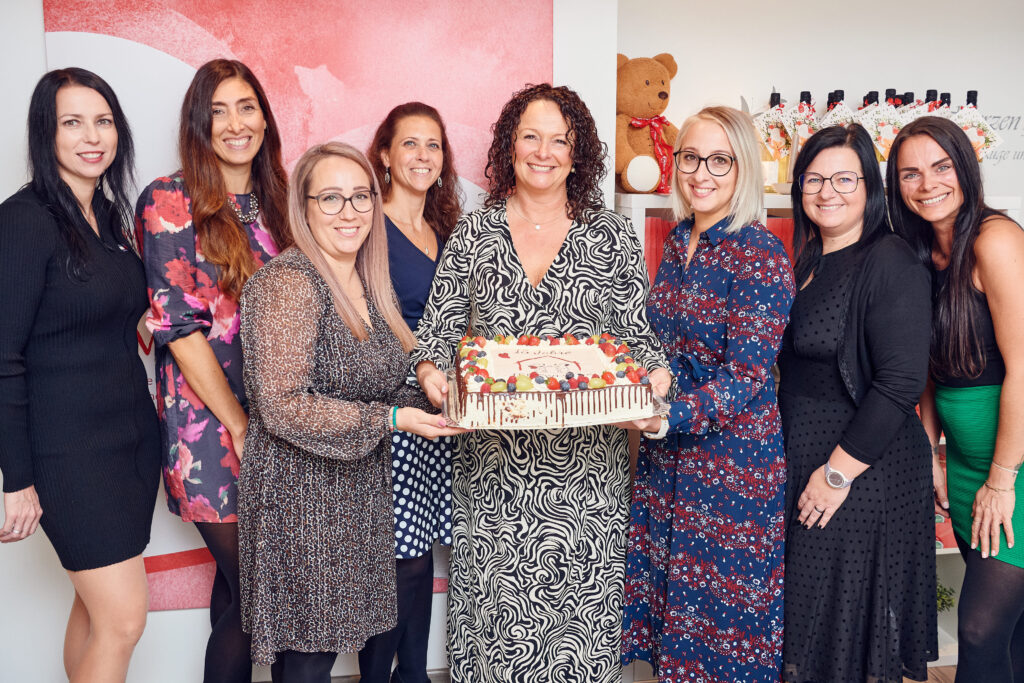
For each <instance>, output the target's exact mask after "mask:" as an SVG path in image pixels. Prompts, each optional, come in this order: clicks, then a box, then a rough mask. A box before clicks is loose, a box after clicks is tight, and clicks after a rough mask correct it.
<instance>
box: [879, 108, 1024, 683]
mask: <svg viewBox="0 0 1024 683" xmlns="http://www.w3.org/2000/svg"><path fill="white" fill-rule="evenodd" d="M888 185H889V190H888V191H889V205H890V212H891V215H892V221H893V226H894V228H895V230H896V232H898V233H900V234H902V235H903V237H904V238H905V239H906V240H907V241H908V242H909V243H910V244H911V246H913V247H914V248H915V249H916V251H917V252H918V256H919V257H920V258H921V259H922V260H923V261H924V262H925V263H926V264H927V265H929V266H930V267H931V268H932V271H933V281H932V292H933V316H932V340H931V379H930V381H929V383H928V388H927V389H926V390H925V393H924V395H923V396H922V397H921V419H922V421H923V422H924V426H925V431H927V432H928V436H929V438H930V439H931V442H932V445H933V452H934V451H936V450H937V446H936V444H938V440H939V434H940V432H944V433H945V435H946V467H947V471H946V476H945V477H944V476H943V474H942V470H941V468H940V467H939V465H938V462H937V459H936V462H935V465H934V469H935V489H936V500H937V503H938V504H939V505H940V506H941V507H942V508H947V509H948V510H949V515H950V516H951V517H952V519H953V530H954V532H955V534H956V537H957V544H958V545H959V547H960V553H961V554H962V555H963V557H964V561H965V563H966V573H965V575H964V584H963V588H962V590H961V595H960V606H959V612H958V617H959V630H958V637H959V661H958V664H957V675H956V680H957V681H958V682H966V681H986V683H1003V682H1006V683H1011V682H1016V683H1022V682H1024V543H1021V544H1015V543H1014V532H1015V531H1021V532H1022V533H1024V506H1017V505H1015V503H1016V494H1017V492H1018V491H1020V490H1021V489H1022V486H1021V485H1020V482H1019V480H1018V476H1017V473H1018V471H1019V470H1020V468H1021V464H1022V461H1024V343H1022V340H1024V297H1022V296H1020V295H1019V289H1020V286H1021V276H1022V275H1024V231H1022V230H1021V228H1020V226H1019V225H1017V224H1016V223H1014V222H1013V221H1012V220H1010V219H1009V218H1007V217H1006V216H1005V215H1003V214H1001V213H999V212H998V211H995V210H993V209H991V208H989V207H988V206H987V205H986V204H985V200H984V193H983V190H982V182H981V171H980V168H979V165H978V159H977V157H976V156H975V152H974V149H973V147H972V146H971V143H970V141H969V140H968V138H967V136H966V134H964V132H963V131H962V130H961V129H960V127H959V126H957V125H956V124H954V123H952V122H951V121H949V120H947V119H943V118H939V117H935V116H927V117H922V118H920V119H917V120H916V121H914V122H912V123H910V124H909V125H907V126H906V127H905V128H903V130H902V131H900V134H899V135H898V136H897V137H896V140H895V141H894V143H893V146H892V150H891V152H890V155H889V166H888ZM894 332H895V333H897V334H898V331H894ZM1021 479H1024V478H1021ZM947 481H948V494H949V495H948V499H947V497H946V485H947Z"/></svg>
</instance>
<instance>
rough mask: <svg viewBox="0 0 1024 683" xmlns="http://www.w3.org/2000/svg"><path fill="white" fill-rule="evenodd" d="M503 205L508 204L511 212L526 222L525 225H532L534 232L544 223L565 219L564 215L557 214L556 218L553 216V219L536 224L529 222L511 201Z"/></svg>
mask: <svg viewBox="0 0 1024 683" xmlns="http://www.w3.org/2000/svg"><path fill="white" fill-rule="evenodd" d="M505 203H506V204H508V205H509V206H511V207H512V210H513V211H515V212H516V213H517V214H519V217H520V218H522V219H523V220H524V221H526V222H527V223H533V229H534V230H540V226H542V225H544V224H546V223H551V222H552V221H557V220H558V219H559V218H564V217H565V214H564V213H563V214H559V215H558V216H555V217H554V218H549V219H547V220H546V221H540V222H537V221H534V220H530V219H529V218H527V217H526V216H524V215H523V212H522V211H520V210H519V209H518V208H516V205H515V204H513V203H512V200H511V199H509V200H508V201H507V202H505Z"/></svg>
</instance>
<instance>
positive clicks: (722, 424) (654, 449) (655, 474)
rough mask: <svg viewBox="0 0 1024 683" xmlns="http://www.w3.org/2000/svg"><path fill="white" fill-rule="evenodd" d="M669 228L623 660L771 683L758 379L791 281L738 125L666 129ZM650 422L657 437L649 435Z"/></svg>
mask: <svg viewBox="0 0 1024 683" xmlns="http://www.w3.org/2000/svg"><path fill="white" fill-rule="evenodd" d="M675 166H676V173H675V174H674V179H673V199H674V200H675V213H676V216H677V217H679V218H680V219H682V220H681V222H680V223H679V225H677V226H676V228H675V229H674V230H673V231H672V233H671V234H669V236H668V238H667V239H666V241H665V251H664V256H663V257H662V261H661V265H660V266H659V268H658V275H657V279H656V280H655V283H654V286H653V287H652V289H651V295H650V297H649V298H648V300H647V310H648V313H649V315H650V318H651V325H652V326H653V327H654V329H655V331H656V332H657V334H658V337H659V338H660V339H661V342H662V344H664V345H665V351H666V355H667V356H668V360H669V363H670V364H671V367H672V371H673V373H674V374H675V377H676V393H675V396H674V397H673V400H672V402H671V412H670V414H669V416H668V418H667V419H665V420H660V419H659V418H652V419H651V420H645V421H641V422H640V423H638V424H637V426H639V427H641V428H642V429H644V430H645V431H647V432H652V433H653V434H650V437H651V438H648V439H647V440H645V441H644V442H643V443H642V445H641V448H640V455H639V458H638V460H637V466H636V478H635V483H634V486H633V506H632V510H631V520H630V529H629V546H628V556H627V567H626V593H625V614H624V619H623V659H624V660H625V661H631V660H634V659H642V660H645V661H648V662H650V663H651V664H652V665H653V666H654V668H655V670H656V671H657V673H658V680H659V681H661V682H662V683H682V682H683V681H686V683H691V682H693V683H712V682H715V683H741V682H747V683H753V682H758V683H768V682H769V681H773V682H774V681H778V679H779V668H780V665H781V658H782V578H783V573H782V560H783V546H784V538H785V535H784V531H785V530H784V525H783V504H784V495H785V480H786V464H785V459H784V457H783V444H782V425H781V422H780V419H779V411H778V405H777V403H776V397H775V382H774V380H773V379H772V375H771V367H772V365H773V364H774V363H775V357H776V355H777V354H778V352H779V345H780V344H781V341H782V333H783V330H784V329H785V327H786V322H787V320H788V318H789V307H790V304H791V303H792V301H793V294H794V287H793V271H792V269H791V268H790V265H789V260H788V259H787V257H786V253H785V251H784V250H783V248H782V244H781V243H780V242H779V240H778V239H777V238H776V237H775V236H773V235H772V234H771V233H769V232H768V231H767V230H766V229H765V228H764V226H762V225H761V224H760V223H759V222H758V219H759V217H760V214H761V203H762V200H761V168H760V165H759V164H758V152H757V140H756V138H755V134H754V129H753V124H752V122H751V120H750V117H749V116H747V115H746V114H743V113H742V112H739V111H736V110H735V109H729V108H727V107H712V108H708V109H704V110H702V111H701V112H700V113H698V114H697V115H695V116H693V117H691V118H690V119H688V120H687V121H686V122H685V123H684V124H683V126H682V128H681V129H680V131H679V137H678V139H677V141H676V151H675ZM659 423H660V424H659Z"/></svg>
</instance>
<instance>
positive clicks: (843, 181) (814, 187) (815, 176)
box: [800, 171, 864, 194]
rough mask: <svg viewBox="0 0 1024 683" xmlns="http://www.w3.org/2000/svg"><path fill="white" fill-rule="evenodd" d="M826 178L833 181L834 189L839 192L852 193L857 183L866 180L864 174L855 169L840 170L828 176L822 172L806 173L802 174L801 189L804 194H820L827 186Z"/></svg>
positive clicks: (855, 189)
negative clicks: (859, 173) (857, 172)
mask: <svg viewBox="0 0 1024 683" xmlns="http://www.w3.org/2000/svg"><path fill="white" fill-rule="evenodd" d="M826 180H827V181H829V182H830V183H832V189H833V190H835V191H836V192H838V193H839V194H850V193H851V192H856V191H857V185H858V184H859V181H861V180H864V176H862V175H857V174H856V173H855V172H854V171H839V172H838V173H833V174H832V175H830V176H829V177H828V178H826V177H825V176H823V175H821V174H820V173H804V174H803V175H801V176H800V191H801V192H803V193H804V194H818V193H819V192H821V188H823V187H825V181H826Z"/></svg>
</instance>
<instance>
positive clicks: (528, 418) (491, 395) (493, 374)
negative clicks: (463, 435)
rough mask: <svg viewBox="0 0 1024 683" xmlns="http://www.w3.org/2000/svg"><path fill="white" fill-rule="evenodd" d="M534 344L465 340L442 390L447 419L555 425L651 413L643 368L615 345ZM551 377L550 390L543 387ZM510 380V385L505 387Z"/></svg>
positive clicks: (488, 424)
mask: <svg viewBox="0 0 1024 683" xmlns="http://www.w3.org/2000/svg"><path fill="white" fill-rule="evenodd" d="M537 341H538V340H536V339H535V343H534V344H519V343H516V342H515V341H512V343H508V342H505V343H499V342H495V341H493V340H485V339H481V338H479V337H477V338H475V339H474V340H472V341H469V342H468V343H467V342H465V341H464V343H463V344H461V345H460V347H459V359H458V365H457V368H456V371H455V372H454V373H453V375H454V377H453V382H452V384H453V385H454V386H452V387H451V389H452V390H451V391H449V393H448V406H447V409H448V415H449V417H450V418H452V419H453V420H455V421H456V422H457V423H458V424H459V425H460V426H463V427H470V428H478V429H494V428H498V429H558V428H562V427H573V426H585V425H594V424H606V423H609V422H620V421H626V420H634V419H640V418H645V417H651V416H652V415H654V414H655V402H654V397H653V395H652V392H651V388H650V384H648V383H647V380H646V378H645V376H646V371H644V370H642V369H640V368H639V367H637V366H636V364H635V362H634V361H633V359H632V358H631V357H630V356H629V351H628V349H626V348H625V347H623V346H621V345H618V343H617V342H614V341H611V342H609V341H608V340H598V341H597V342H595V343H589V344H588V343H586V341H585V340H584V341H582V342H579V343H575V344H568V343H566V340H565V339H563V338H557V339H553V340H542V341H539V343H537ZM573 341H575V339H573ZM595 375H596V376H598V377H601V376H603V377H604V379H601V380H597V381H595V380H594V376H595ZM627 375H628V376H627ZM550 378H554V379H555V380H557V381H558V383H559V386H558V388H557V389H556V388H554V387H553V386H552V387H549V386H548V380H550ZM513 379H514V380H516V382H515V384H516V385H517V386H516V387H515V388H513V389H512V390H511V391H510V390H509V388H510V387H509V381H510V380H513ZM608 379H611V383H610V384H607V385H605V383H606V382H607V381H608ZM581 381H582V382H583V384H582V385H581V384H580V382H581ZM570 382H571V386H570ZM591 384H595V385H597V386H590V385H591ZM495 387H497V389H496V390H495ZM582 387H586V388H582Z"/></svg>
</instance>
